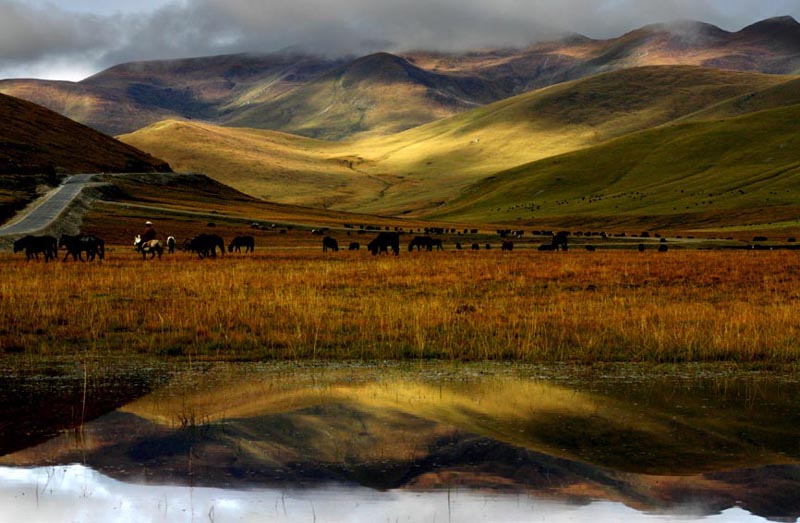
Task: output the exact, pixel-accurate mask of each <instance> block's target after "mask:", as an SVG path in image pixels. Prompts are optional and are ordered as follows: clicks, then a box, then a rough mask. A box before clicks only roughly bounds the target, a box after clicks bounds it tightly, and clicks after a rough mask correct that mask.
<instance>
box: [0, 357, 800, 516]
mask: <svg viewBox="0 0 800 523" xmlns="http://www.w3.org/2000/svg"><path fill="white" fill-rule="evenodd" d="M795 390H796V386H795V385H794V384H781V383H777V382H769V381H763V382H759V383H755V382H753V381H752V379H746V380H740V379H725V380H718V379H712V380H691V381H685V380H683V381H681V380H678V382H675V381H674V380H667V381H664V382H663V383H662V384H661V385H660V386H659V385H658V384H656V383H653V382H652V380H638V381H631V382H605V381H603V380H600V381H595V382H592V383H584V384H582V385H581V386H580V387H578V386H565V385H555V384H553V383H551V382H547V381H543V380H531V379H518V378H516V377H513V376H503V377H496V376H484V377H477V376H471V377H470V376H468V377H464V376H461V377H459V376H455V377H453V376H451V377H448V378H446V379H425V378H424V377H423V378H420V377H419V376H417V375H416V374H414V373H411V374H405V373H402V372H398V371H395V372H390V373H388V374H385V373H377V374H375V373H374V372H373V373H370V372H367V373H366V374H365V375H362V374H360V373H358V372H356V371H354V370H347V371H343V372H327V373H322V375H319V374H313V373H312V374H306V373H300V374H298V375H293V376H287V375H282V374H281V375H267V376H262V375H259V374H256V375H253V374H249V373H248V374H247V375H245V376H239V375H236V374H229V373H228V372H222V373H218V374H212V375H204V376H202V377H190V379H187V380H185V381H177V382H175V383H173V384H172V385H171V386H169V387H167V388H165V389H162V390H160V391H157V392H155V393H153V394H151V395H149V396H147V397H145V398H142V399H140V400H138V401H136V402H134V403H131V404H129V405H127V406H126V407H124V408H123V409H122V410H120V411H117V412H114V413H111V414H108V415H106V416H104V417H101V418H99V419H97V420H96V421H94V422H93V423H91V424H89V425H87V427H86V429H85V431H84V433H83V436H82V438H81V439H80V441H78V440H76V439H74V435H71V436H66V435H65V436H63V437H61V438H58V439H55V440H52V441H50V442H48V443H46V444H44V445H40V446H38V447H35V448H32V449H28V450H27V451H24V452H20V453H17V454H15V455H12V456H7V457H6V458H3V459H2V460H1V461H0V463H4V464H15V465H41V464H46V463H64V462H82V463H85V464H87V465H89V466H91V467H93V468H96V469H98V470H101V471H103V472H104V473H106V474H109V475H111V476H113V477H117V478H120V479H125V480H131V481H142V480H144V481H148V482H158V483H180V484H186V483H191V484H196V485H208V486H239V487H241V486H250V485H271V486H277V485H286V484H292V485H295V486H297V485H308V486H311V485H318V484H320V483H326V482H336V483H344V484H357V485H362V486H368V487H371V488H375V489H396V488H402V489H431V488H456V487H459V488H490V489H500V490H508V491H525V492H529V491H534V492H536V493H537V495H542V496H552V497H554V498H559V499H570V500H574V501H577V502H581V501H586V502H588V501H589V500H592V499H607V500H612V501H621V502H624V503H625V504H627V505H629V506H631V507H634V508H637V509H639V510H661V509H667V508H674V507H676V506H686V505H689V506H692V507H695V508H697V509H699V510H702V511H704V512H706V513H709V514H710V513H716V512H719V511H721V510H724V509H726V508H729V507H732V506H735V505H737V504H738V505H741V506H743V507H744V508H745V509H747V510H749V511H751V512H753V513H755V514H759V515H762V516H765V517H769V518H772V519H782V518H792V520H793V519H795V518H797V517H798V516H800V496H799V495H798V493H800V466H798V464H797V463H798V461H800V460H797V454H798V452H800V450H799V449H798V448H797V441H798V432H800V423H798V419H797V414H796V412H798V411H797V409H796V406H797V405H796V402H797V400H796V399H795V397H796V394H794V393H793V392H794V391H795ZM754 391H755V392H754Z"/></svg>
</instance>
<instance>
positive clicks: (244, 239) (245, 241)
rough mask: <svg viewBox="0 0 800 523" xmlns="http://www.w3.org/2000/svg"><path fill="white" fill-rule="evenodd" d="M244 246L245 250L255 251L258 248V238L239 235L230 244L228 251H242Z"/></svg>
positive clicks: (246, 251)
mask: <svg viewBox="0 0 800 523" xmlns="http://www.w3.org/2000/svg"><path fill="white" fill-rule="evenodd" d="M242 247H244V252H245V253H248V252H254V251H255V250H256V240H255V238H253V237H252V236H237V237H236V238H234V239H233V240H231V243H229V244H228V252H233V251H236V252H242Z"/></svg>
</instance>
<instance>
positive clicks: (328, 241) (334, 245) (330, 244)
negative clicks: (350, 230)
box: [322, 236, 339, 252]
mask: <svg viewBox="0 0 800 523" xmlns="http://www.w3.org/2000/svg"><path fill="white" fill-rule="evenodd" d="M328 249H330V250H332V251H333V252H339V242H337V241H336V238H331V237H330V236H325V237H324V238H322V252H328Z"/></svg>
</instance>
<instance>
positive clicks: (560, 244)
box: [539, 231, 569, 251]
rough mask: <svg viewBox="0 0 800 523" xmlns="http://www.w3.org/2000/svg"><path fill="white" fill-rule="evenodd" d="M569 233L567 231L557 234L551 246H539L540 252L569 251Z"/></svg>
mask: <svg viewBox="0 0 800 523" xmlns="http://www.w3.org/2000/svg"><path fill="white" fill-rule="evenodd" d="M568 236H569V233H568V232H567V231H561V232H559V233H557V234H554V235H553V239H552V240H551V241H550V244H546V243H545V244H542V245H540V246H539V250H540V251H557V250H558V249H561V250H562V251H566V250H567V237H568Z"/></svg>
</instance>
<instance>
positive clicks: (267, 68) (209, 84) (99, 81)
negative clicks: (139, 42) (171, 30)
mask: <svg viewBox="0 0 800 523" xmlns="http://www.w3.org/2000/svg"><path fill="white" fill-rule="evenodd" d="M340 63H341V61H337V60H328V59H323V58H317V57H313V56H307V55H299V54H293V53H276V54H272V55H267V56H252V55H246V54H241V55H226V56H214V57H204V58H189V59H183V60H158V61H149V62H135V63H128V64H121V65H117V66H114V67H111V68H110V69H107V70H105V71H102V72H100V73H98V74H96V75H94V76H91V77H89V78H86V79H85V80H82V81H80V82H74V83H73V82H53V81H44V80H5V81H0V92H2V93H6V94H10V95H13V96H17V97H20V98H25V99H27V100H30V101H32V102H35V103H39V104H41V105H44V106H46V107H48V108H50V109H53V110H54V111H57V112H60V113H62V114H64V115H66V116H68V117H70V118H73V119H75V120H77V121H80V122H82V123H85V124H87V125H89V126H92V127H94V128H96V129H99V130H101V131H103V132H106V133H109V134H120V133H125V132H129V131H132V130H135V129H138V128H140V127H144V126H146V125H148V124H151V123H154V122H157V121H159V120H163V119H166V118H170V117H182V118H199V119H209V120H214V119H218V118H221V117H222V116H223V115H225V114H226V113H227V112H230V111H231V110H232V109H233V108H236V107H241V106H246V105H248V104H251V103H261V102H264V101H269V100H272V99H273V98H275V97H277V96H279V95H281V94H283V93H285V92H287V91H291V90H292V89H294V88H296V87H297V86H299V85H303V84H304V83H306V82H308V81H310V80H311V79H313V78H316V77H317V76H318V75H319V74H322V73H324V72H326V71H328V70H329V69H332V68H333V67H336V66H337V65H339V64H340Z"/></svg>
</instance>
